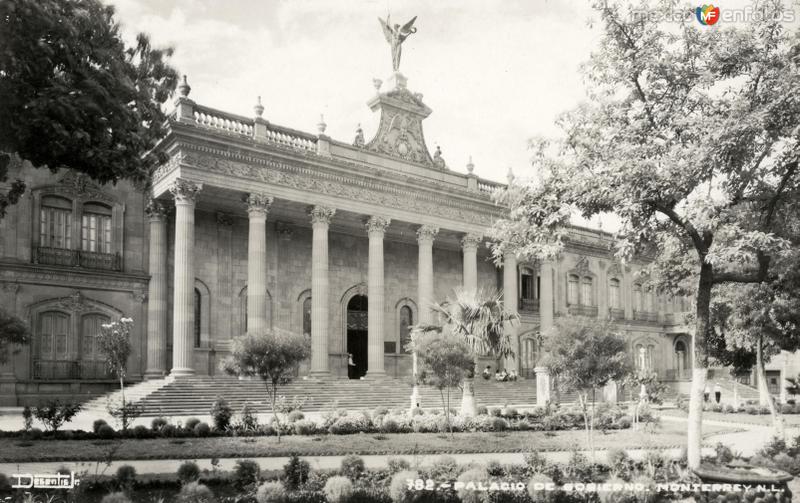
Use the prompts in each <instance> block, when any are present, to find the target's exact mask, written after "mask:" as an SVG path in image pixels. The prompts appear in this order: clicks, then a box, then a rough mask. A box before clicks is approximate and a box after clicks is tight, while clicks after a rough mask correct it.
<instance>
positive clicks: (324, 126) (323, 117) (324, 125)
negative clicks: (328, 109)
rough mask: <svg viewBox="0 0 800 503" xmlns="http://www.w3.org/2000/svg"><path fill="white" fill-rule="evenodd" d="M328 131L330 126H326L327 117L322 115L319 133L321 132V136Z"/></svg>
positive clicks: (318, 127)
mask: <svg viewBox="0 0 800 503" xmlns="http://www.w3.org/2000/svg"><path fill="white" fill-rule="evenodd" d="M326 129H328V125H327V124H325V116H324V115H322V114H320V115H319V123H318V124H317V131H319V134H325V130H326Z"/></svg>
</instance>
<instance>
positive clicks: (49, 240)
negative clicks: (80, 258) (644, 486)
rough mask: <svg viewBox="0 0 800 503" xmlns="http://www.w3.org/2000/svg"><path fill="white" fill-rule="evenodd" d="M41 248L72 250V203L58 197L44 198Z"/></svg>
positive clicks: (40, 216) (40, 221)
mask: <svg viewBox="0 0 800 503" xmlns="http://www.w3.org/2000/svg"><path fill="white" fill-rule="evenodd" d="M39 246H43V247H46V248H66V249H69V248H72V201H70V200H69V199H65V198H63V197H57V196H45V197H43V198H42V206H41V210H40V211H39Z"/></svg>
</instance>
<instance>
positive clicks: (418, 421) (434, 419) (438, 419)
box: [413, 415, 446, 433]
mask: <svg viewBox="0 0 800 503" xmlns="http://www.w3.org/2000/svg"><path fill="white" fill-rule="evenodd" d="M413 425H414V431H415V432H417V433H439V432H440V431H445V428H446V425H445V419H444V416H435V415H424V416H415V417H414V423H413Z"/></svg>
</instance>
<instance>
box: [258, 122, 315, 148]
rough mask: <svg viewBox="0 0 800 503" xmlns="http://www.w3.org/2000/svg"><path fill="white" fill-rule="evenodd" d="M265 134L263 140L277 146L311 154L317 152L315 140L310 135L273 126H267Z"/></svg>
mask: <svg viewBox="0 0 800 503" xmlns="http://www.w3.org/2000/svg"><path fill="white" fill-rule="evenodd" d="M266 134H267V136H266V138H265V139H266V140H267V141H270V142H273V143H277V144H279V145H284V146H287V147H292V148H296V149H299V150H308V151H311V152H316V150H317V142H316V138H314V137H313V136H312V135H306V134H303V133H300V132H299V131H292V130H289V129H284V128H280V127H276V126H273V125H269V126H268V127H267V131H266Z"/></svg>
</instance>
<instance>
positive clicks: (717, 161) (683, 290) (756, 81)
mask: <svg viewBox="0 0 800 503" xmlns="http://www.w3.org/2000/svg"><path fill="white" fill-rule="evenodd" d="M595 8H596V10H597V13H598V14H599V16H600V19H601V23H600V28H601V30H602V37H601V39H600V42H599V45H598V47H597V50H596V51H594V52H593V53H592V55H591V57H590V59H589V61H588V62H587V63H586V64H585V65H584V66H583V71H584V75H585V79H586V81H587V83H588V84H589V86H588V94H589V98H590V99H589V100H588V101H587V102H586V103H583V104H581V105H580V106H578V107H577V108H576V109H574V110H572V111H570V112H568V113H566V114H564V115H563V116H562V117H561V118H560V119H559V122H558V124H559V126H560V127H561V129H562V131H563V135H562V137H561V138H558V139H555V140H553V141H547V140H542V139H537V140H534V141H532V147H533V156H534V164H535V166H536V168H538V179H537V180H536V181H535V182H532V183H530V184H525V185H522V186H512V187H511V189H510V190H508V191H503V192H501V193H499V194H498V200H499V201H500V202H502V203H505V204H506V205H507V206H509V207H510V213H509V216H508V218H506V219H504V220H502V221H500V222H498V223H497V225H496V226H495V228H494V237H495V238H496V239H497V240H498V241H499V244H498V245H497V246H496V247H495V248H494V253H495V256H496V257H497V258H498V259H499V257H501V256H502V254H503V253H504V252H505V251H506V250H507V249H514V250H515V251H517V252H519V253H520V254H522V255H524V256H527V257H529V258H536V259H540V260H548V259H552V258H554V257H555V256H556V255H557V254H558V253H559V251H560V250H561V249H562V248H563V242H564V238H565V236H566V234H567V233H568V231H569V221H570V215H571V214H573V212H575V211H577V212H579V213H580V214H581V215H582V216H583V217H585V218H592V217H594V216H596V215H603V214H609V213H614V214H616V215H617V216H618V217H619V220H620V223H621V225H620V230H619V231H618V232H617V233H616V237H617V241H616V255H617V257H619V258H620V259H622V260H627V259H629V258H630V257H631V256H632V255H634V254H635V253H637V252H646V253H648V254H649V255H650V256H652V257H653V262H652V264H651V265H650V266H649V267H648V271H647V272H649V274H650V278H651V280H652V281H653V283H654V284H655V286H656V287H657V290H658V291H659V293H672V294H692V295H693V296H694V299H695V306H694V314H695V316H694V320H693V324H694V326H693V335H694V344H693V347H694V362H695V369H694V370H693V379H692V389H691V395H690V408H689V421H688V461H689V466H690V467H692V468H695V467H697V466H699V463H700V442H701V436H702V394H703V389H704V388H705V381H706V369H707V367H708V360H709V353H708V343H707V341H708V339H709V336H710V332H711V331H712V327H711V319H710V307H711V298H712V290H713V288H714V287H715V286H716V285H724V284H731V285H742V284H759V283H763V282H769V281H771V280H772V279H773V277H774V276H775V265H776V262H778V260H779V259H780V258H781V257H782V256H783V254H785V253H787V251H789V250H791V249H796V248H797V241H796V239H794V238H792V237H791V235H792V234H794V233H795V231H796V228H797V218H796V216H797V214H798V211H800V198H798V194H800V176H798V160H799V159H800V127H798V125H800V99H798V96H800V36H798V35H797V32H790V31H789V30H788V29H787V27H785V26H783V25H782V24H781V23H782V21H781V19H782V18H783V16H782V15H781V13H782V12H783V11H784V6H783V5H782V3H781V1H780V0H765V1H763V2H759V3H758V4H757V5H756V7H755V9H754V12H753V16H751V19H750V20H748V21H747V22H744V23H740V24H736V25H729V26H725V27H715V28H714V29H708V28H707V27H704V26H702V25H700V24H698V23H697V21H696V20H695V19H694V18H693V16H692V13H691V12H690V11H689V10H688V9H686V10H684V11H682V14H681V15H680V16H676V15H675V14H676V12H677V13H681V11H680V9H681V7H679V6H678V4H677V2H676V1H674V0H658V1H655V2H647V3H646V4H642V3H641V2H636V3H635V4H634V3H631V4H629V5H627V6H626V5H622V3H621V2H620V1H608V2H607V1H603V2H596V3H595Z"/></svg>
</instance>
